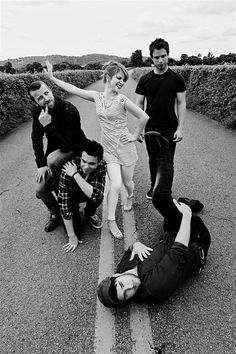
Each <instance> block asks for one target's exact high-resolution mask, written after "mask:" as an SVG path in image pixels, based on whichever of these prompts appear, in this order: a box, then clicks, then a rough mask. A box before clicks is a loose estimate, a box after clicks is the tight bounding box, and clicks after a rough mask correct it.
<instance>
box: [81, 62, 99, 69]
mask: <svg viewBox="0 0 236 354" xmlns="http://www.w3.org/2000/svg"><path fill="white" fill-rule="evenodd" d="M101 68H102V64H101V63H88V64H87V65H86V66H85V68H84V69H85V70H100V69H101Z"/></svg>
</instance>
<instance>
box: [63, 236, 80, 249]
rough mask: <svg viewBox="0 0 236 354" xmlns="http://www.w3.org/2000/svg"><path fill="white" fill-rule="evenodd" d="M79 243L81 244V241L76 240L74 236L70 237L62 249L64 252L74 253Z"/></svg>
mask: <svg viewBox="0 0 236 354" xmlns="http://www.w3.org/2000/svg"><path fill="white" fill-rule="evenodd" d="M79 243H82V241H81V240H78V238H77V237H76V236H75V235H73V236H70V237H69V242H68V243H67V244H65V245H64V246H63V249H64V251H65V252H74V250H75V249H76V248H77V246H78V244H79Z"/></svg>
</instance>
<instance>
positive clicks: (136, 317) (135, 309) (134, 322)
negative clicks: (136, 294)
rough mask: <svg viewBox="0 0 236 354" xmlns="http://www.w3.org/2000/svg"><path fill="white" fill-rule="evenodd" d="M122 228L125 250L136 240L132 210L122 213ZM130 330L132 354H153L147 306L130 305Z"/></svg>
mask: <svg viewBox="0 0 236 354" xmlns="http://www.w3.org/2000/svg"><path fill="white" fill-rule="evenodd" d="M125 198H126V192H125V191H124V190H122V192H121V201H122V205H123V204H124V201H125ZM123 227H124V241H125V242H124V246H125V249H127V248H128V247H129V246H130V245H131V244H133V243H134V242H135V241H136V240H137V239H138V235H137V229H136V224H135V218H134V211H133V209H132V210H131V211H129V212H125V211H124V212H123ZM130 330H131V339H132V343H133V347H132V353H133V354H144V353H145V354H151V353H154V350H153V349H152V348H153V347H154V345H153V339H152V330H151V323H150V318H149V313H148V308H147V305H142V304H133V303H131V305H130Z"/></svg>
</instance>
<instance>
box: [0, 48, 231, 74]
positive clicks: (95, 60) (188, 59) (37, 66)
mask: <svg viewBox="0 0 236 354" xmlns="http://www.w3.org/2000/svg"><path fill="white" fill-rule="evenodd" d="M60 57H61V58H63V59H67V60H63V61H61V62H57V61H58V60H60ZM35 58H40V59H38V60H40V61H41V62H42V63H44V62H45V58H44V57H35ZM48 58H49V60H50V61H51V62H52V63H53V69H54V71H64V70H101V69H102V67H103V65H104V63H105V62H107V61H109V60H117V61H119V62H121V63H122V64H123V65H124V66H126V67H149V66H151V65H152V59H151V58H150V57H143V55H142V51H141V50H139V49H137V50H135V51H134V52H133V53H132V55H131V57H130V58H129V59H128V58H122V57H117V56H109V55H105V54H100V55H99V54H90V55H87V56H83V57H78V58H77V59H78V60H77V63H76V57H63V56H49V57H48ZM50 58H52V60H51V59H50ZM82 58H83V60H82ZM85 58H86V60H87V61H88V60H91V62H87V63H86V64H78V62H80V63H85ZM27 59H28V60H29V59H30V57H29V58H21V59H14V61H15V63H18V62H17V60H19V61H20V62H22V63H23V62H24V60H27ZM55 61H56V62H55ZM41 62H39V61H33V62H30V63H27V64H24V65H23V66H21V67H19V66H18V65H17V67H16V68H14V67H13V64H12V62H11V61H10V60H8V61H7V62H5V63H4V64H3V65H1V66H0V72H3V73H7V74H21V73H31V74H34V73H41V72H43V68H44V65H43V64H42V63H41ZM226 63H228V64H236V54H235V53H229V54H221V55H219V56H218V57H215V56H214V55H213V53H212V52H209V53H208V54H207V55H206V56H202V55H201V54H200V53H199V54H198V55H190V56H189V55H188V54H182V55H181V56H180V59H179V60H178V59H173V58H169V65H170V66H182V65H191V66H194V65H222V64H226Z"/></svg>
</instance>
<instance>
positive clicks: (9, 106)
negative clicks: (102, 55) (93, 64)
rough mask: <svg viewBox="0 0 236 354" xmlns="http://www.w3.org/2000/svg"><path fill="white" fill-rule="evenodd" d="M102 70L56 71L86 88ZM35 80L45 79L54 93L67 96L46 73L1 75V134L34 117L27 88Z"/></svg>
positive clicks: (62, 76) (57, 73) (62, 77)
mask: <svg viewBox="0 0 236 354" xmlns="http://www.w3.org/2000/svg"><path fill="white" fill-rule="evenodd" d="M101 73H102V72H101V71H100V70H68V71H63V72H55V77H57V78H58V79H62V80H64V81H67V82H69V83H71V84H74V85H76V86H77V87H80V88H84V87H86V86H88V85H90V84H91V83H93V82H95V81H97V80H99V79H100V77H101ZM35 80H42V81H44V82H45V83H46V84H47V85H48V86H49V87H50V88H51V89H52V90H53V93H54V94H56V95H58V96H60V97H62V98H63V97H65V96H66V93H65V91H63V90H61V89H60V88H59V87H58V86H56V85H55V84H54V83H53V82H52V81H51V80H49V79H48V78H47V76H46V75H45V74H33V75H31V74H19V75H10V74H1V75H0V135H4V134H6V133H7V132H9V131H10V130H12V129H13V128H16V127H18V126H19V125H20V124H21V123H22V122H25V121H28V120H29V119H31V117H32V109H33V103H32V100H31V98H30V97H29V95H28V93H27V88H28V87H29V85H30V84H31V83H32V82H33V81H35Z"/></svg>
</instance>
